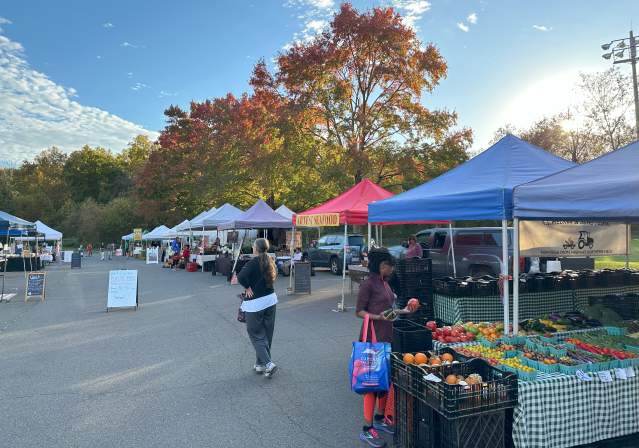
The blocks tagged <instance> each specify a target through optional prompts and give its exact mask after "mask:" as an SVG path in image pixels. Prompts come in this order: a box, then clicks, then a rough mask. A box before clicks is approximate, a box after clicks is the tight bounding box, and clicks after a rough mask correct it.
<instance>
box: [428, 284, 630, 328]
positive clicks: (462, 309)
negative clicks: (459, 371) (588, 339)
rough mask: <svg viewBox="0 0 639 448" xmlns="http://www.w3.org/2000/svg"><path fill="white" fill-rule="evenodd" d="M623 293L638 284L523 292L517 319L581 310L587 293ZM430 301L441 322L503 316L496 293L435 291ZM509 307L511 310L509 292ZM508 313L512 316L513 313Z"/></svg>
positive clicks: (478, 320)
mask: <svg viewBox="0 0 639 448" xmlns="http://www.w3.org/2000/svg"><path fill="white" fill-rule="evenodd" d="M624 293H639V286H637V285H635V286H621V287H615V288H596V289H576V290H559V291H550V292H536V293H524V294H520V295H519V319H520V320H525V319H535V318H538V317H541V316H543V315H544V314H550V313H565V312H568V311H574V310H583V308H584V307H586V306H588V297H591V296H593V297H594V296H603V295H608V294H624ZM433 301H434V306H435V317H436V318H438V319H441V320H443V321H444V322H448V323H455V322H457V321H460V320H461V321H464V322H468V321H473V322H482V321H488V322H495V321H501V320H504V306H503V304H502V300H501V297H499V296H476V297H453V296H447V295H443V294H438V293H435V295H434V296H433ZM510 311H511V313H512V296H511V298H510ZM510 317H511V320H512V314H511V316H510Z"/></svg>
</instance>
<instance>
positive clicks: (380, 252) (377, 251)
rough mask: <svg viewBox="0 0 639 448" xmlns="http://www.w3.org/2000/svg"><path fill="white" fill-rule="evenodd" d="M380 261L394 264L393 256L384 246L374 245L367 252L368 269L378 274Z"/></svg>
mask: <svg viewBox="0 0 639 448" xmlns="http://www.w3.org/2000/svg"><path fill="white" fill-rule="evenodd" d="M382 263H387V264H389V265H390V266H395V258H394V257H393V256H392V255H391V253H390V252H389V251H388V249H386V248H385V247H375V248H373V249H371V250H370V252H368V270H369V271H370V272H371V273H373V274H379V268H380V266H381V264H382Z"/></svg>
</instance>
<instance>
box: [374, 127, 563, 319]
mask: <svg viewBox="0 0 639 448" xmlns="http://www.w3.org/2000/svg"><path fill="white" fill-rule="evenodd" d="M573 165H574V164H573V163H572V162H568V161H566V160H564V159H561V158H559V157H556V156H554V155H552V154H550V153H548V152H547V151H544V150H543V149H541V148H538V147H536V146H534V145H531V144H529V143H527V142H525V141H523V140H521V139H519V138H517V137H515V136H513V135H507V136H505V137H503V138H502V139H501V140H499V141H498V142H497V143H495V144H494V145H493V146H491V147H490V148H488V149H487V150H485V151H484V152H482V153H481V154H479V155H478V156H476V157H474V158H472V159H471V160H469V161H467V162H466V163H464V164H462V165H460V166H458V167H457V168H455V169H453V170H450V171H448V172H446V173H444V174H442V175H441V176H439V177H437V178H435V179H433V180H431V181H429V182H427V183H425V184H423V185H420V186H418V187H415V188H413V189H412V190H408V191H406V192H404V193H401V194H398V195H397V196H394V197H392V198H390V199H386V200H383V201H378V202H375V203H373V204H371V205H370V206H369V212H370V215H369V221H370V222H372V223H373V224H375V223H381V222H392V221H399V222H405V221H420V220H451V221H455V220H457V221H468V220H501V222H502V239H501V249H502V257H501V271H502V273H501V277H500V280H501V282H500V283H501V284H502V285H503V288H501V289H502V293H501V297H503V302H502V307H503V313H502V315H503V319H504V324H505V326H506V328H508V325H509V317H510V312H509V299H508V297H509V284H508V281H506V279H508V276H509V266H508V263H505V260H508V257H509V238H508V226H507V223H508V220H509V219H511V218H512V207H513V205H512V192H513V188H514V187H515V186H517V185H520V184H522V183H525V182H530V181H532V180H536V179H539V178H541V177H544V176H548V175H550V174H553V173H556V172H558V171H562V170H564V169H566V168H569V167H571V166H573ZM451 236H452V234H451ZM515 264H516V263H515ZM453 265H454V262H453ZM435 306H436V307H437V303H436V304H435Z"/></svg>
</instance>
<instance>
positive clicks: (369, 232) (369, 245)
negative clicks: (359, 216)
mask: <svg viewBox="0 0 639 448" xmlns="http://www.w3.org/2000/svg"><path fill="white" fill-rule="evenodd" d="M368 250H369V252H370V250H371V223H370V222H369V223H368Z"/></svg>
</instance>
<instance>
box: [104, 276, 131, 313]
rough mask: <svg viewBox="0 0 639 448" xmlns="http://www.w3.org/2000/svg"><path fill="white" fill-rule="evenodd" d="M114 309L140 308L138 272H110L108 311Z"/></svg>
mask: <svg viewBox="0 0 639 448" xmlns="http://www.w3.org/2000/svg"><path fill="white" fill-rule="evenodd" d="M112 308H135V309H137V308H138V271H137V270H134V269H121V270H117V271H109V291H108V295H107V311H109V310H110V309H112Z"/></svg>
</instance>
